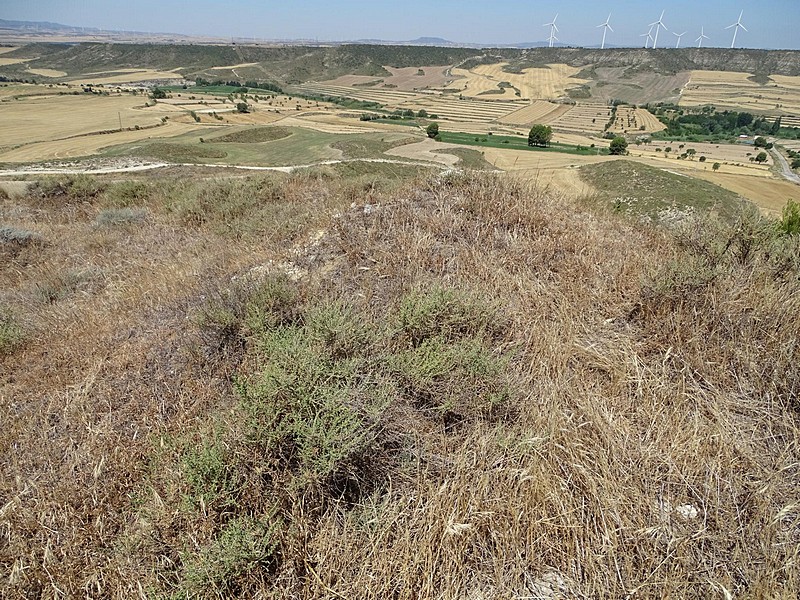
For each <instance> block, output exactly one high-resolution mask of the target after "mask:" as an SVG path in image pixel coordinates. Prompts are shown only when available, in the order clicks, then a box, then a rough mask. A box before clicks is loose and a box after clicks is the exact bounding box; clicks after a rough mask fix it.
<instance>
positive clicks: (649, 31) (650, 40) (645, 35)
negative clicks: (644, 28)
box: [639, 25, 653, 48]
mask: <svg viewBox="0 0 800 600" xmlns="http://www.w3.org/2000/svg"><path fill="white" fill-rule="evenodd" d="M651 33H653V27H652V25H651V26H650V29H649V30H648V32H647V33H643V34H641V35H640V36H639V37H643V38H647V39H646V40H645V41H644V47H645V48H649V47H650V45H649V44H650V42H652V41H653V36H652V35H650V34H651Z"/></svg>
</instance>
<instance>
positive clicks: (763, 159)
mask: <svg viewBox="0 0 800 600" xmlns="http://www.w3.org/2000/svg"><path fill="white" fill-rule="evenodd" d="M756 162H757V163H765V162H767V153H766V152H759V153H758V156H756Z"/></svg>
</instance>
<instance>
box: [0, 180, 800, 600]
mask: <svg viewBox="0 0 800 600" xmlns="http://www.w3.org/2000/svg"><path fill="white" fill-rule="evenodd" d="M259 181H263V180H261V179H259V178H256V179H254V180H244V181H242V180H232V181H229V182H209V183H208V189H207V190H205V191H204V192H203V193H202V194H199V195H197V196H196V197H195V196H193V195H192V194H193V192H191V191H190V190H189V189H188V188H187V189H186V190H184V191H182V192H180V195H179V196H175V198H177V200H176V203H175V204H171V203H170V201H168V198H167V196H164V195H162V194H163V190H167V189H169V190H175V189H177V188H179V187H180V186H182V185H187V184H183V183H180V182H169V183H168V184H166V185H164V186H160V188H159V190H158V191H153V192H152V193H151V195H149V196H148V197H146V198H143V199H138V200H137V201H136V203H135V204H136V205H137V206H146V207H148V209H149V210H151V212H152V215H153V216H152V222H151V223H148V225H147V226H146V227H144V228H142V229H141V230H139V229H136V230H133V231H130V230H122V229H116V228H115V229H110V228H105V229H104V230H102V231H100V230H97V231H93V230H92V228H91V227H89V226H88V225H85V224H82V223H73V224H72V225H71V226H70V227H84V228H85V231H86V232H88V233H87V235H88V238H91V239H86V240H82V241H80V242H76V241H74V237H67V231H69V229H68V227H67V225H66V224H63V223H62V222H60V221H59V222H57V223H56V225H54V226H53V227H54V229H53V230H52V231H49V230H48V233H47V239H48V241H51V243H52V244H54V245H59V247H61V246H63V247H69V248H70V251H71V252H72V255H77V256H82V255H86V256H87V258H88V256H89V253H91V252H93V253H94V254H91V260H92V262H93V263H94V264H97V265H101V266H102V267H103V268H104V269H106V270H107V271H106V278H107V279H108V280H109V282H110V283H109V284H108V285H107V286H106V287H104V288H103V289H102V290H100V291H99V292H98V293H97V294H95V295H93V296H91V297H90V298H88V299H83V300H82V301H81V302H82V303H78V302H77V301H76V300H75V299H74V298H72V297H66V298H64V299H62V300H60V301H58V302H57V303H55V304H52V305H46V306H41V307H39V308H37V309H36V310H37V311H38V312H37V313H36V315H35V316H36V317H37V318H39V319H41V320H44V321H45V322H48V323H53V324H57V325H58V326H59V327H60V328H61V329H60V330H61V331H63V333H61V334H59V333H57V332H58V331H60V330H59V329H54V330H53V331H55V332H56V333H54V334H52V335H51V336H50V337H49V338H48V339H47V340H46V346H45V341H44V340H39V339H34V340H33V341H27V340H26V343H25V345H24V348H23V350H22V351H20V352H15V353H13V354H11V355H10V356H9V357H7V358H6V360H5V362H3V363H1V364H2V366H0V368H3V369H5V371H4V372H3V377H2V378H0V382H3V383H2V385H3V388H0V389H1V390H2V391H1V392H0V395H1V396H2V398H3V405H2V414H1V415H0V416H1V417H2V418H3V420H4V423H6V424H7V426H6V427H5V428H4V431H3V433H2V436H0V449H1V450H2V451H3V452H4V456H6V460H5V462H4V464H3V466H2V469H3V471H2V475H3V477H2V478H0V481H2V482H3V483H2V488H0V493H1V494H2V496H3V498H4V503H3V504H4V508H3V509H2V513H0V514H1V515H2V516H1V517H0V527H2V531H3V534H4V538H3V540H4V541H3V544H2V545H0V573H2V576H3V578H4V579H3V580H4V582H5V583H4V584H3V586H4V587H3V590H4V592H5V594H6V595H7V596H9V597H14V596H24V595H27V596H28V597H31V596H34V597H35V596H43V597H49V596H55V595H58V594H59V591H57V590H60V593H63V594H67V595H86V596H95V597H109V596H111V597H130V596H137V595H142V594H144V595H152V596H163V597H171V596H172V597H186V596H187V595H188V596H190V597H191V596H205V597H256V596H259V595H260V596H261V597H275V598H277V597H309V598H330V597H345V598H370V597H392V598H398V599H401V598H409V599H410V598H523V597H539V598H556V597H568V598H585V597H614V598H618V597H640V598H663V597H712V598H713V597H719V598H725V597H729V596H732V597H747V598H795V597H796V596H797V593H798V589H799V588H800V577H799V575H800V573H799V571H800V568H799V567H798V565H799V564H800V562H798V561H799V560H800V534H799V533H798V532H800V507H798V502H797V484H796V482H797V480H798V476H800V473H798V470H799V469H798V465H800V448H799V447H798V442H799V441H800V440H799V439H798V431H800V429H799V428H798V418H799V417H798V410H799V407H798V404H797V391H798V389H797V385H798V367H797V364H798V359H799V358H800V357H799V356H798V345H797V339H800V335H798V334H800V331H798V323H800V314H798V312H800V305H799V304H798V300H797V299H798V298H800V290H798V286H800V280H799V279H798V270H797V264H798V263H797V259H798V256H799V255H800V253H799V252H798V250H800V249H799V248H798V242H797V238H796V237H792V236H783V237H781V236H776V235H774V228H771V226H769V225H768V224H765V223H764V222H762V221H760V220H759V219H756V218H755V217H754V216H753V215H743V216H742V218H741V220H740V222H739V223H737V224H736V225H734V226H729V225H724V224H713V223H710V222H702V223H696V224H690V225H688V226H687V229H685V230H683V231H681V232H679V234H678V235H677V236H676V235H674V234H671V233H667V232H664V231H658V230H654V229H650V228H649V227H647V226H644V225H637V224H633V223H630V222H627V221H624V220H621V219H619V218H617V217H615V216H613V215H606V214H597V213H594V212H592V211H591V210H589V209H587V208H585V207H581V206H576V205H575V204H574V203H573V202H571V201H569V200H568V199H564V198H558V197H553V196H552V195H551V194H547V193H544V192H543V191H542V190H537V189H536V188H535V187H530V186H528V185H524V184H521V183H519V182H516V181H513V180H508V179H502V178H497V177H493V176H480V177H477V176H473V175H469V174H467V175H463V174H448V175H443V176H441V177H437V178H433V179H428V180H424V181H417V182H414V183H413V185H408V186H407V187H405V188H403V189H400V190H390V191H385V192H382V191H381V190H380V189H372V188H370V189H364V188H361V189H360V191H357V190H356V189H353V188H351V187H348V184H347V183H340V182H339V181H338V180H336V179H335V178H333V177H317V176H315V175H298V176H293V177H288V178H280V180H279V181H278V182H277V183H275V184H274V185H275V186H276V187H274V188H273V187H270V186H271V185H273V184H267V187H266V188H262V187H260V186H261V185H263V184H261V183H259ZM193 185H194V184H193ZM197 185H200V184H197ZM238 186H241V187H238ZM264 189H266V190H267V191H266V192H264V193H266V194H267V196H266V197H264V198H262V200H263V203H264V204H265V205H267V206H268V207H271V206H272V205H274V206H276V207H279V208H275V209H274V210H277V211H279V212H278V213H276V212H270V213H269V214H281V213H280V211H289V214H290V215H291V216H292V219H293V220H294V221H293V223H292V225H291V226H289V227H286V228H278V229H270V228H266V229H263V228H259V227H255V228H254V229H250V225H248V224H249V223H253V222H254V219H257V218H258V217H257V215H263V214H265V213H262V212H261V211H262V210H269V211H272V210H273V209H272V208H267V209H265V208H264V206H261V205H258V206H256V205H254V204H250V203H249V201H248V200H247V198H246V194H244V192H243V190H248V193H260V192H259V191H258V190H264ZM276 190H277V191H276ZM345 190H347V193H346V194H345V196H346V200H345V199H344V198H343V197H342V196H340V195H338V194H339V192H342V191H345ZM228 192H230V196H231V198H230V199H228V200H226V198H225V194H226V193H228ZM170 193H172V192H170ZM216 200H220V201H223V204H222V205H221V206H220V207H215V206H213V202H212V201H216ZM351 201H354V202H355V205H354V206H352V207H349V208H348V206H349V205H350V202H351ZM226 203H227V204H226ZM179 205H180V206H182V207H183V208H180V209H177V208H175V207H177V206H179ZM184 209H185V211H186V212H182V211H184ZM195 214H197V215H198V216H197V217H195V216H192V217H191V218H184V216H185V215H195ZM43 218H44V217H43ZM35 225H36V223H31V224H30V226H29V228H30V229H31V230H36V231H38V230H39V229H37V228H36V227H35ZM26 227H28V224H26ZM245 230H246V231H248V233H246V234H245V235H240V234H239V232H241V231H245ZM167 231H168V232H169V233H168V234H167ZM254 231H255V232H257V233H256V234H255V235H254V234H253V233H252V232H254ZM273 235H274V236H275V237H269V236H273ZM93 236H94V237H93ZM124 236H128V237H124ZM262 236H263V237H262ZM101 241H102V243H100V242H101ZM70 244H76V245H74V246H70ZM122 244H124V248H125V249H126V263H125V269H120V270H116V269H115V267H114V264H115V260H117V259H118V257H119V256H120V254H119V248H120V247H122ZM81 252H82V253H84V254H81ZM270 261H271V262H270ZM253 265H256V268H253V269H251V268H249V267H252V266H253ZM232 275H236V278H235V279H234V280H231V276H232ZM68 306H70V307H72V311H74V312H72V313H70V312H69V311H67V307H68ZM16 308H17V307H15V309H16ZM31 310H32V309H31ZM44 348H47V350H48V351H47V352H43V351H42V350H44Z"/></svg>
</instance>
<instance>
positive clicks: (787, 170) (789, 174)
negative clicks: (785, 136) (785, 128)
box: [771, 147, 800, 185]
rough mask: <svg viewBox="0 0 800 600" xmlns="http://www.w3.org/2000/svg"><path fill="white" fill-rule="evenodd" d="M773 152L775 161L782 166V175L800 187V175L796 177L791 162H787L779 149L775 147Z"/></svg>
mask: <svg viewBox="0 0 800 600" xmlns="http://www.w3.org/2000/svg"><path fill="white" fill-rule="evenodd" d="M771 152H772V156H774V157H775V159H776V160H777V161H778V162H779V163H780V165H781V173H782V175H783V176H784V177H785V178H786V179H788V180H789V181H791V182H792V183H796V184H797V185H800V175H796V174H795V173H794V172H793V171H792V167H791V166H790V165H789V161H788V160H786V157H785V156H784V155H783V154H781V152H780V150H778V149H777V148H775V147H773V148H772V150H771Z"/></svg>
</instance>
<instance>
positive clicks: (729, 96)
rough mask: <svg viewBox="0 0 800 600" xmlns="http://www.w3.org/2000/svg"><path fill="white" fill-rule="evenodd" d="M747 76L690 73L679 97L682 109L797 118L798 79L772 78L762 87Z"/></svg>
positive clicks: (723, 73) (799, 113) (799, 87)
mask: <svg viewBox="0 0 800 600" xmlns="http://www.w3.org/2000/svg"><path fill="white" fill-rule="evenodd" d="M751 77H752V76H751V75H750V74H749V73H731V72H721V71H692V73H691V78H690V80H689V82H688V83H687V84H686V86H685V87H684V89H683V92H682V93H681V99H680V104H681V105H682V106H702V105H705V104H713V105H715V106H718V107H720V108H728V109H735V110H746V111H748V112H753V113H768V114H771V115H781V114H786V115H795V116H798V115H800V77H787V76H781V75H773V76H771V77H770V78H769V80H768V81H766V82H765V83H764V84H760V83H757V82H755V81H752V80H751Z"/></svg>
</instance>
